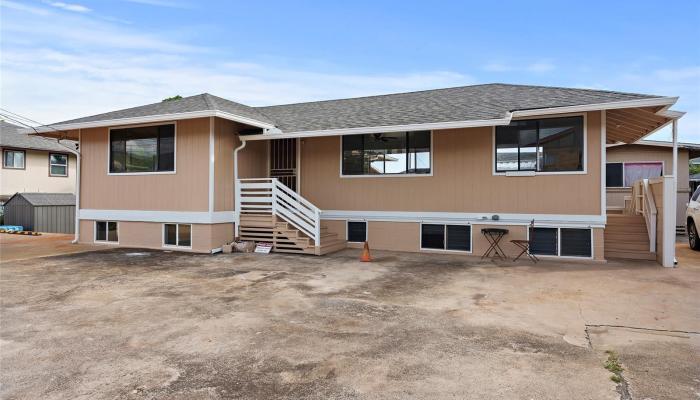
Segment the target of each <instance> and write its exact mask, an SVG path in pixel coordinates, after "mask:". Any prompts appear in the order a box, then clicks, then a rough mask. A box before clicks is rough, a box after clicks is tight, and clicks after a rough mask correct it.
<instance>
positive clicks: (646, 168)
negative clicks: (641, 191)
mask: <svg viewBox="0 0 700 400" xmlns="http://www.w3.org/2000/svg"><path fill="white" fill-rule="evenodd" d="M662 170H663V164H662V163H660V162H651V163H625V186H626V187H631V186H632V185H634V182H636V181H638V180H640V179H651V178H658V177H660V176H661V173H662V172H663V171H662Z"/></svg>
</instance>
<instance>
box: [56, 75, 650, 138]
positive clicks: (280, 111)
mask: <svg viewBox="0 0 700 400" xmlns="http://www.w3.org/2000/svg"><path fill="white" fill-rule="evenodd" d="M659 97H662V96H650V95H644V94H636V93H622V92H613V91H606V90H592V89H572V88H560V87H545V86H526V85H510V84H501V83H493V84H484V85H473V86H461V87H454V88H447V89H435V90H425V91H418V92H409V93H397V94H387V95H380V96H369V97H357V98H350V99H341V100H327V101H315V102H308V103H297V104H286V105H277V106H267V107H249V106H246V105H243V104H240V103H236V102H233V101H230V100H226V99H223V98H221V97H216V96H213V95H210V94H208V93H204V94H201V95H196V96H190V97H185V98H183V99H181V100H175V101H168V102H161V103H155V104H149V105H146V106H141V107H134V108H128V109H125V110H119V111H113V112H108V113H104V114H99V115H93V116H90V117H85V118H78V119H74V120H70V121H64V122H61V123H60V124H67V123H78V122H94V121H103V120H110V119H120V118H131V117H144V116H150V115H162V114H172V113H182V112H192V111H204V110H219V111H225V112H229V113H232V114H236V115H239V116H242V117H247V118H252V119H255V120H258V121H261V122H266V123H270V124H273V125H275V126H277V127H278V128H279V129H281V130H282V132H301V131H316V130H327V129H346V128H360V127H370V126H391V125H406V124H424V123H440V122H454V121H471V120H485V119H500V118H504V117H505V116H506V113H508V112H509V111H516V110H529V109H539V108H550V107H566V106H577V105H587V104H600V103H611V102H618V101H626V100H641V99H651V98H659Z"/></svg>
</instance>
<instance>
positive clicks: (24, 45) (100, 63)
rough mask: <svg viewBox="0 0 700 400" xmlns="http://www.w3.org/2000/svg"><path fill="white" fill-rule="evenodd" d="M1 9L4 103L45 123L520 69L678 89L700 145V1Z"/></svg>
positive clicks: (31, 0) (161, 0)
mask: <svg viewBox="0 0 700 400" xmlns="http://www.w3.org/2000/svg"><path fill="white" fill-rule="evenodd" d="M0 12H1V14H0V22H1V24H0V34H1V36H0V37H1V41H2V42H1V50H2V55H1V57H0V66H1V68H2V71H1V72H2V77H1V79H2V81H1V83H0V89H1V92H0V93H1V94H0V96H1V97H0V102H1V104H2V107H3V108H6V109H9V110H11V111H14V112H16V113H20V114H22V115H26V116H29V117H31V118H33V119H35V120H37V121H40V122H42V123H46V122H56V121H60V120H65V119H69V118H74V117H80V116H85V115H89V114H94V113H99V112H105V111H110V110H114V109H118V108H125V107H131V106H136V105H141V104H147V103H151V102H155V101H159V100H161V99H163V98H165V97H168V96H172V95H175V94H181V95H183V96H185V95H192V94H197V93H202V92H210V93H213V94H216V95H219V96H223V97H226V98H229V99H232V100H235V101H239V102H242V103H245V104H249V105H268V104H280V103H288V102H298V101H308V100H319V99H332V98H342V97H351V96H362V95H372V94H382V93H392V92H399V91H410V90H421V89H432V88H439V87H449V86H459V85H468V84H474V83H487V82H507V83H522V84H538V85H551V86H570V87H587V88H596V89H610V90H619V91H631V92H641V93H650V94H660V95H673V96H680V97H681V99H680V101H679V102H678V104H677V105H676V106H675V107H674V108H675V109H678V110H682V111H687V112H688V114H687V115H686V116H685V117H684V118H683V119H682V120H681V121H680V124H679V126H680V136H681V139H682V140H685V141H694V142H700V2H699V1H664V2H659V1H609V0H608V1H600V2H598V1H585V2H583V1H572V2H564V1H541V2H540V1H534V0H533V1H530V2H523V1H512V2H511V1H491V2H473V4H468V3H467V2H461V1H460V2H454V3H451V2H447V1H444V2H436V1H433V2H411V1H384V2H382V1H353V2H322V1H317V2H311V1H294V2H291V1H288V2H275V1H265V2H253V1H245V2H244V1H241V2H234V1H221V2H213V1H212V2H204V1H194V0H129V1H88V0H75V1H72V0H65V1H63V2H59V1H53V0H46V1H41V0H26V1H18V0H14V1H10V0H0ZM667 137H668V133H667V132H661V133H659V134H657V135H655V138H660V139H664V138H667Z"/></svg>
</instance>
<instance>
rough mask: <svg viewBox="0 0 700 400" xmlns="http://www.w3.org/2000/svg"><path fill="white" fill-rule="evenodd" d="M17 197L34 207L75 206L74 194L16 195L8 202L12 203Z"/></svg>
mask: <svg viewBox="0 0 700 400" xmlns="http://www.w3.org/2000/svg"><path fill="white" fill-rule="evenodd" d="M16 196H19V197H22V198H24V199H25V200H26V201H27V202H28V203H29V204H31V205H33V206H74V205H75V195H74V194H73V193H15V195H14V196H12V197H10V200H8V201H7V202H9V201H11V200H12V199H13V198H15V197H16Z"/></svg>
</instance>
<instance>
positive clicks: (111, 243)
mask: <svg viewBox="0 0 700 400" xmlns="http://www.w3.org/2000/svg"><path fill="white" fill-rule="evenodd" d="M98 222H104V223H105V224H106V225H105V228H106V229H107V232H105V240H97V223H98ZM110 222H114V223H116V224H117V241H116V242H113V241H110V240H109V239H108V238H109V223H110ZM119 237H120V235H119V221H110V220H104V219H100V220H95V221H93V225H92V241H93V243H97V244H109V245H118V244H119Z"/></svg>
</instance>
